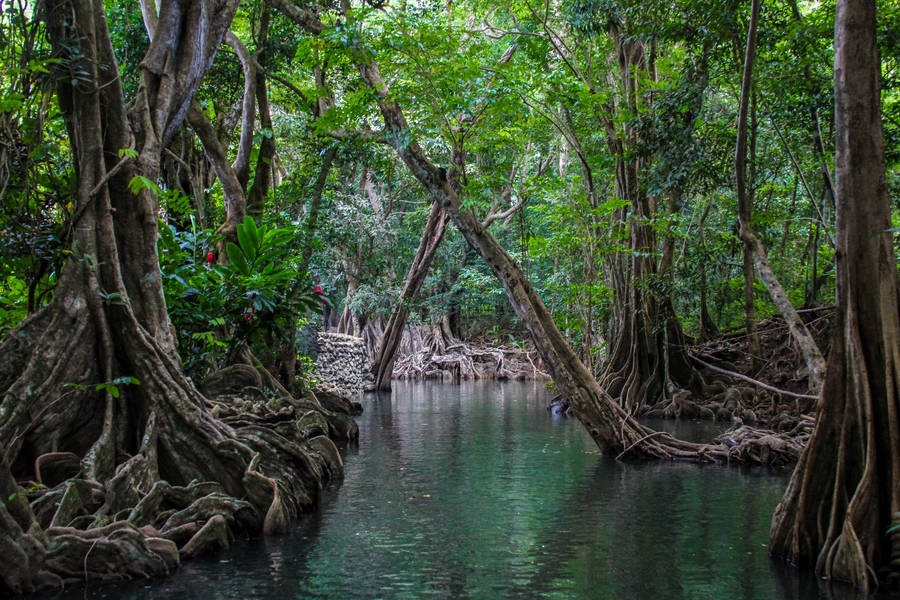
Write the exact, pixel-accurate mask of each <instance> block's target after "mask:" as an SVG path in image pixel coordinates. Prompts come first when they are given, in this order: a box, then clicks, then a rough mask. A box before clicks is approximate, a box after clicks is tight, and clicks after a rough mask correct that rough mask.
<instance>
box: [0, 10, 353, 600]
mask: <svg viewBox="0 0 900 600" xmlns="http://www.w3.org/2000/svg"><path fill="white" fill-rule="evenodd" d="M237 4H238V2H237V0H220V1H211V0H193V1H180V2H179V1H175V0H163V2H162V3H161V6H160V11H159V16H158V26H156V27H155V28H154V29H155V31H156V33H155V35H154V36H153V39H152V41H151V44H150V48H149V50H148V52H147V55H146V57H145V59H144V60H143V61H142V63H141V69H142V74H141V84H140V87H139V89H138V92H137V97H136V99H135V100H134V102H132V103H130V104H129V105H128V106H130V107H132V108H131V109H130V111H129V110H127V109H126V103H125V100H124V97H123V94H122V88H121V85H120V79H119V76H118V69H117V66H116V63H115V60H114V57H113V51H112V45H111V43H110V38H109V32H108V30H107V28H106V19H105V15H104V13H103V3H102V2H100V1H99V0H53V1H51V0H48V1H47V2H46V3H45V6H44V14H45V15H46V18H47V20H48V32H49V38H50V41H51V44H52V47H53V50H54V54H55V56H56V57H58V58H60V59H61V61H60V63H59V64H60V69H61V70H62V71H61V72H60V73H59V74H58V76H57V77H56V80H57V82H58V85H59V91H58V96H59V101H60V106H61V108H62V110H63V112H64V114H65V116H66V122H67V126H68V128H69V133H70V142H71V145H72V151H73V155H74V158H75V164H76V172H77V174H78V177H77V196H76V198H74V199H73V204H74V205H75V214H74V217H73V220H74V221H75V222H76V224H77V226H76V227H74V229H73V231H74V234H73V244H72V254H71V258H70V259H69V261H68V262H67V263H66V265H65V267H64V269H63V271H62V273H61V276H60V281H59V285H58V287H57V290H56V294H55V296H54V299H53V301H52V303H51V304H50V305H49V306H48V307H47V308H46V309H43V310H41V311H39V312H38V313H36V314H35V315H33V316H31V317H29V318H28V319H27V320H26V321H25V322H23V323H22V324H21V325H20V326H19V327H18V328H17V329H16V330H14V331H13V332H12V333H11V334H10V335H9V336H7V337H6V338H5V339H4V340H3V341H2V342H0V352H2V353H3V355H4V356H6V357H9V360H7V361H6V362H5V363H4V364H3V365H2V366H0V393H2V400H0V448H2V449H3V451H2V457H0V488H2V491H3V493H2V497H0V546H2V547H3V548H4V552H5V553H6V557H5V559H4V561H2V563H0V593H3V592H6V591H11V592H17V593H18V592H28V591H32V590H34V589H36V588H40V587H44V586H48V585H59V584H61V582H62V580H63V579H70V578H91V579H110V578H122V577H128V576H148V575H151V574H153V573H156V572H160V571H167V570H170V569H172V568H174V567H175V566H176V565H177V564H178V561H179V547H178V545H176V544H175V543H174V542H172V541H170V540H168V539H164V537H163V536H164V535H166V533H165V532H166V531H173V530H174V528H176V527H180V526H182V525H183V526H184V528H182V529H180V530H179V531H180V532H181V533H182V534H186V538H189V540H188V539H184V540H180V542H179V545H180V546H181V551H182V552H187V550H190V552H194V551H197V550H198V547H199V548H202V547H204V546H208V545H209V544H210V543H212V542H211V541H210V538H207V537H205V536H207V535H208V534H207V533H204V532H209V531H213V530H214V529H216V528H217V527H218V528H219V531H220V532H221V531H222V529H221V527H224V526H226V525H227V527H228V528H229V529H236V530H240V529H244V530H249V531H259V530H264V531H277V530H280V529H283V528H284V527H285V526H286V523H287V521H288V520H290V518H291V517H292V516H294V515H296V513H297V512H298V511H299V510H300V509H301V508H303V507H305V506H307V505H309V504H310V503H311V502H312V501H313V500H314V499H315V498H316V496H317V495H318V492H319V489H320V487H321V485H322V482H323V481H324V480H325V479H326V478H327V477H329V476H338V475H339V474H340V466H339V459H338V460H335V459H334V456H335V454H333V453H332V452H331V449H332V448H333V444H332V445H331V446H330V447H329V446H328V444H331V442H330V441H327V440H326V441H321V440H320V441H316V440H314V439H308V438H311V436H314V435H316V433H317V432H321V431H322V428H323V427H324V428H325V430H326V431H328V430H329V427H330V422H328V421H327V420H326V421H321V423H322V424H323V425H321V426H320V425H315V426H313V425H311V424H306V425H304V424H303V423H302V422H301V421H302V419H298V420H291V421H287V422H286V423H287V426H285V427H279V426H273V425H267V424H266V423H265V422H263V421H260V420H257V419H255V418H254V417H253V416H252V415H243V416H238V415H234V419H233V420H231V421H230V422H229V423H226V422H225V421H223V420H220V419H219V418H217V417H214V416H212V414H211V413H210V411H209V400H208V399H207V398H206V397H204V396H203V395H201V393H200V392H199V391H198V390H197V389H196V388H195V387H194V385H193V383H192V382H191V381H190V380H189V379H188V378H186V377H185V376H184V374H183V372H182V370H181V366H180V361H179V359H178V356H177V354H176V351H175V343H174V335H173V332H172V331H171V326H170V324H169V322H168V317H167V314H166V309H165V301H164V298H163V292H162V283H161V276H160V271H159V264H158V261H157V259H156V256H157V254H156V241H157V237H158V234H157V219H158V216H157V212H158V208H157V204H156V198H155V195H154V194H153V193H152V191H151V190H148V189H143V190H141V191H140V193H138V194H137V195H135V194H133V193H131V191H130V190H129V187H128V186H129V183H130V182H131V181H132V180H133V179H134V177H135V176H137V175H141V176H143V177H146V178H147V179H149V180H150V181H155V180H156V178H157V176H158V173H159V163H160V157H161V154H162V150H163V148H165V147H166V146H167V145H168V143H169V142H170V141H171V139H172V137H173V135H174V133H175V131H176V130H177V129H178V127H180V125H181V123H182V122H183V120H184V116H185V114H186V112H187V110H188V107H189V105H190V103H191V101H192V98H193V96H194V93H195V92H196V90H197V87H198V86H199V84H200V81H201V80H202V78H203V76H204V74H205V73H206V71H207V70H208V69H209V67H210V65H211V64H212V61H213V58H214V55H215V51H216V49H217V48H218V46H219V44H220V43H221V41H222V38H223V36H224V34H225V32H226V31H227V29H228V26H229V24H230V22H231V19H232V18H233V16H234V14H235V11H236V9H237ZM150 17H152V18H153V19H156V18H157V16H156V13H155V11H154V12H153V13H152V15H150ZM131 144H135V145H134V146H131ZM130 146H131V147H133V148H135V149H136V150H137V152H138V157H137V158H136V159H131V158H129V157H127V156H126V157H125V158H121V159H120V158H119V150H120V149H122V148H128V147H130ZM250 372H252V373H253V374H254V375H255V374H256V373H257V372H256V370H255V369H252V368H251V369H250ZM292 402H293V399H292ZM307 405H310V406H307ZM292 406H293V405H292ZM219 408H220V409H222V410H225V411H226V412H227V411H228V409H227V408H226V407H222V406H219ZM307 409H312V411H313V413H315V412H316V411H318V408H317V407H316V406H315V404H314V403H311V402H307V403H306V404H304V405H303V406H300V404H299V403H298V405H297V407H296V410H297V411H298V414H306V410H307ZM292 410H293V409H292ZM309 414H310V415H312V413H309ZM321 414H324V413H321ZM310 418H311V421H308V422H307V423H312V422H319V421H317V419H318V417H313V416H311V417H310ZM303 419H305V417H304V418H303ZM346 433H347V434H352V432H350V431H346ZM60 461H63V462H62V463H60ZM51 463H55V464H57V465H58V464H67V465H68V467H67V472H66V473H64V474H63V475H62V476H58V475H57V476H54V477H52V479H51V472H50V470H49V469H48V468H47V465H48V464H51ZM42 466H43V468H42ZM13 474H15V475H16V476H17V477H18V478H19V480H25V481H27V480H32V481H37V482H42V481H43V482H44V483H46V485H47V486H48V488H50V489H46V488H41V489H38V490H36V491H26V490H24V489H22V488H20V487H18V485H17V483H16V482H15V480H14V479H13V476H12V475H13ZM195 480H196V481H195ZM32 495H34V496H38V499H37V500H35V502H34V503H33V504H32V505H29V503H28V502H27V501H26V499H27V498H28V497H29V496H32ZM41 499H43V500H45V501H44V502H43V504H41ZM163 504H165V505H167V506H168V505H171V506H173V507H176V508H178V509H179V510H180V511H181V513H180V514H181V516H179V517H177V518H176V516H175V515H172V516H171V517H170V518H168V519H167V520H165V522H162V521H160V520H159V518H158V517H159V513H160V512H161V510H160V507H161V506H162V505H163ZM48 506H49V507H50V508H51V510H50V511H49V512H48V510H47V507H48ZM42 507H43V508H42ZM176 514H177V513H176ZM192 523H201V524H202V523H206V526H204V527H202V528H198V527H195V526H194V525H192ZM142 526H143V527H144V529H142V530H139V529H138V528H139V527H142ZM146 526H151V527H150V528H147V527H146ZM192 527H194V530H192V529H191V528H192ZM223 535H224V534H223Z"/></svg>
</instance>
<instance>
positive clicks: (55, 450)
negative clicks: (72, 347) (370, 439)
mask: <svg viewBox="0 0 900 600" xmlns="http://www.w3.org/2000/svg"><path fill="white" fill-rule="evenodd" d="M158 358H160V360H158V361H152V360H151V361H148V362H147V364H146V365H144V366H145V367H148V368H150V369H151V371H152V377H151V376H150V375H149V374H148V373H144V372H141V373H140V375H139V378H140V380H141V386H140V391H141V392H142V394H141V395H139V396H134V397H130V398H129V399H128V402H131V403H132V404H131V405H128V404H125V403H124V402H123V400H124V398H122V399H120V400H119V401H114V402H110V398H111V396H110V395H109V394H106V395H105V397H103V402H100V403H98V402H97V401H96V395H97V394H88V393H80V391H79V393H77V394H73V395H72V397H71V398H67V400H68V401H69V404H66V406H65V407H64V410H63V413H64V414H66V415H68V416H69V417H70V418H75V417H76V416H77V415H79V414H82V411H83V410H86V409H87V408H88V407H91V409H95V408H96V407H98V406H100V407H105V410H100V411H96V410H94V411H93V414H94V415H95V419H96V420H95V421H93V422H92V423H96V426H94V425H89V426H87V427H86V430H87V431H88V432H92V434H93V435H94V436H95V437H94V442H93V443H91V442H90V440H89V439H86V438H84V436H83V433H84V432H83V429H85V428H82V429H79V430H78V434H77V436H76V437H74V438H73V437H72V435H70V431H72V430H70V429H68V428H61V433H60V432H58V433H57V434H56V436H55V437H53V438H48V437H46V436H44V435H43V434H42V432H43V425H42V424H34V423H28V422H27V421H26V417H27V414H28V412H26V411H19V410H18V408H19V406H20V405H21V404H22V403H19V404H17V403H16V402H15V401H14V400H15V398H14V397H12V396H11V395H10V394H9V393H7V395H6V396H5V397H4V409H5V410H4V417H5V418H4V419H2V420H0V433H4V442H3V447H4V450H6V451H7V452H8V453H9V456H10V457H11V459H12V460H11V461H9V462H8V461H7V460H6V459H5V458H4V456H2V455H0V493H2V498H0V552H2V554H3V556H4V561H2V566H0V592H2V591H9V592H13V593H24V592H30V591H34V590H37V589H43V588H49V587H59V586H60V585H62V584H63V583H64V582H69V581H75V580H85V581H106V580H121V579H127V578H132V577H146V576H149V575H153V574H157V573H166V572H169V571H171V570H172V569H174V568H176V567H177V566H178V564H179V562H180V560H181V559H184V558H190V557H194V556H197V555H199V554H202V553H206V552H211V551H214V550H216V549H220V548H225V547H227V546H228V545H229V544H230V543H231V541H232V540H233V539H234V538H235V536H239V535H256V534H259V533H278V532H283V531H285V530H286V529H287V528H288V527H289V526H290V523H291V522H293V521H294V520H295V519H296V518H297V516H298V515H299V513H300V512H301V511H304V510H308V509H309V508H310V507H311V506H313V505H314V504H315V502H316V501H317V499H318V497H319V495H320V493H321V491H322V488H323V487H324V486H325V485H326V484H327V483H328V482H329V481H334V480H339V479H340V478H341V477H342V476H343V463H342V461H341V458H340V454H339V452H338V451H337V448H336V447H335V444H334V442H333V441H332V440H354V439H356V438H357V437H358V427H357V426H356V423H355V421H353V419H352V417H351V413H353V414H356V413H358V411H359V410H361V406H359V405H358V404H354V403H351V402H349V401H348V400H346V399H343V398H340V397H336V396H333V395H330V394H318V395H316V394H312V393H309V394H307V395H305V396H303V397H300V398H294V397H292V396H291V395H289V394H288V393H287V392H286V390H284V389H283V388H281V387H280V386H278V387H273V386H270V385H268V384H269V383H270V381H271V380H270V379H268V377H266V375H267V374H266V373H264V372H261V371H260V369H259V367H256V366H250V365H247V364H241V365H235V366H233V367H229V368H228V369H227V370H226V372H224V373H217V374H214V375H213V376H212V377H210V378H209V379H208V380H207V381H205V382H204V383H203V385H202V387H203V389H204V390H205V391H206V393H207V395H206V396H201V395H200V394H199V393H198V392H197V391H196V390H195V389H193V387H191V386H187V387H185V386H183V385H181V384H179V383H178V371H177V365H174V364H173V363H172V362H171V361H170V360H168V358H167V357H164V356H160V357H158ZM73 362H77V361H73ZM76 368H77V365H76ZM47 385H48V387H52V386H50V385H49V382H48V384H47ZM144 394H147V395H144ZM148 397H150V398H152V403H153V404H152V408H150V410H149V411H148V412H147V413H145V414H146V417H144V418H141V417H140V416H139V413H126V412H125V411H124V408H125V407H126V406H140V405H141V403H143V402H146V399H147V398H148ZM53 398H54V396H51V399H50V401H49V402H50V403H53V402H54V400H53ZM161 399H165V400H166V402H168V404H166V403H164V402H161V401H160V400H161ZM29 402H31V403H32V406H31V408H32V410H31V414H32V415H34V414H38V415H41V414H44V415H46V414H48V413H50V412H52V413H53V414H54V417H55V418H54V420H56V419H58V415H57V414H56V410H57V409H56V407H55V405H54V407H53V408H52V409H51V410H45V411H42V410H41V406H42V404H41V400H40V398H38V399H30V400H29ZM79 404H80V406H79ZM144 406H146V404H144ZM66 411H68V412H66ZM97 417H99V418H97ZM129 430H131V431H132V432H133V434H132V436H133V437H131V439H136V440H138V443H137V444H134V445H132V444H131V443H129V436H128V435H127V433H128V432H129ZM9 432H12V433H13V434H14V435H12V436H11V438H10V437H8V435H9ZM10 439H11V440H12V443H10ZM73 440H76V443H74V444H73V443H72V441H73ZM129 448H130V449H129ZM29 453H33V454H32V456H34V458H33V459H31V460H27V461H26V460H25V459H27V458H28V456H29ZM106 462H108V463H109V465H108V466H106V465H105V463H106ZM12 473H15V474H16V476H17V477H18V479H19V481H18V482H17V481H16V480H14V479H13V476H12ZM103 473H108V476H107V477H102V476H101V474H103Z"/></svg>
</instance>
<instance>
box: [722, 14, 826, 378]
mask: <svg viewBox="0 0 900 600" xmlns="http://www.w3.org/2000/svg"><path fill="white" fill-rule="evenodd" d="M759 2H760V0H753V2H752V6H751V16H750V27H749V29H748V31H747V50H746V54H745V55H744V76H743V79H742V81H741V101H740V108H739V110H738V124H737V130H738V133H737V144H736V148H735V153H734V173H735V180H736V182H737V183H736V185H737V196H738V218H739V221H740V235H741V241H742V242H743V243H744V276H745V281H747V276H748V272H747V271H748V266H749V264H748V258H749V257H752V258H753V262H754V264H755V265H756V269H757V271H759V276H760V278H761V279H762V281H763V283H764V284H765V286H766V289H767V290H768V292H769V295H770V296H771V297H772V301H773V302H774V303H775V306H776V307H777V308H778V310H779V312H781V315H782V317H783V318H784V320H785V322H786V323H787V324H788V327H789V328H790V331H791V335H792V336H793V338H794V340H795V341H796V342H797V345H798V346H799V347H800V352H801V354H802V355H803V358H804V361H805V362H806V368H807V371H808V373H809V386H810V388H811V389H812V390H813V391H815V392H818V391H819V390H820V389H821V387H822V377H823V375H824V373H825V359H824V358H823V356H822V352H821V351H820V350H819V347H818V346H817V345H816V342H815V340H814V339H813V337H812V334H810V332H809V330H808V329H807V328H806V324H805V323H804V322H803V319H801V318H800V315H799V314H797V310H796V309H795V308H794V306H793V305H792V304H791V301H790V299H789V298H788V297H787V294H786V293H785V292H784V288H783V287H782V285H781V283H780V282H779V281H778V277H777V276H776V275H775V272H774V271H773V270H772V267H771V266H770V265H769V261H768V259H767V258H766V250H765V248H764V247H763V245H762V242H761V241H760V240H759V238H758V237H757V236H756V234H755V233H754V232H753V226H752V224H751V222H750V210H751V206H750V205H751V199H750V197H749V195H748V193H747V184H746V181H745V177H746V158H747V109H748V107H749V104H750V95H751V84H752V79H753V62H754V58H755V53H756V29H757V24H758V23H759ZM748 283H749V282H747V283H745V301H747V306H748V307H749V306H751V305H752V295H751V292H752V287H751V286H749V285H748ZM748 311H749V308H748ZM747 318H748V323H747V326H748V333H750V332H751V331H752V329H751V327H753V328H755V317H754V318H752V321H753V322H749V321H750V320H751V315H750V314H749V312H748V314H747Z"/></svg>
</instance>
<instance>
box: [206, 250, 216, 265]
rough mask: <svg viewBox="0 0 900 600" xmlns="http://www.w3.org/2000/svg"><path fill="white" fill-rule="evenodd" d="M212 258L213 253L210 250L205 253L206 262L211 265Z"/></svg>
mask: <svg viewBox="0 0 900 600" xmlns="http://www.w3.org/2000/svg"><path fill="white" fill-rule="evenodd" d="M213 259H215V255H214V254H213V253H212V252H210V253H209V254H207V255H206V264H208V265H211V264H212V263H213Z"/></svg>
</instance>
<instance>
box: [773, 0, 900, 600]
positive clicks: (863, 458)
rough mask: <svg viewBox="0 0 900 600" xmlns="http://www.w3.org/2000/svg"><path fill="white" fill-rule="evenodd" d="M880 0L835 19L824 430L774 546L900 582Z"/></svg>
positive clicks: (855, 5)
mask: <svg viewBox="0 0 900 600" xmlns="http://www.w3.org/2000/svg"><path fill="white" fill-rule="evenodd" d="M875 31H876V29H875V2H874V0H839V1H838V3H837V13H836V18H835V42H834V47H835V56H834V91H835V130H836V132H837V140H836V145H835V147H836V167H837V168H836V174H837V177H836V192H837V297H838V299H837V302H838V315H837V323H836V326H835V336H834V340H833V342H832V350H831V356H830V361H829V364H828V370H827V373H826V375H825V383H824V386H823V388H822V393H821V398H820V401H819V413H818V419H817V422H816V428H815V431H814V432H813V436H812V438H811V439H810V441H809V444H808V445H807V448H806V451H805V452H804V454H803V456H802V458H801V459H800V463H799V464H798V465H797V468H796V470H795V471H794V475H793V477H792V478H791V483H790V485H789V486H788V489H787V491H786V492H785V495H784V498H783V499H782V501H781V503H780V504H779V505H778V508H777V509H776V511H775V516H774V517H773V519H772V529H771V534H770V536H771V543H770V548H771V550H772V552H773V553H774V554H777V555H781V556H785V557H786V558H788V559H789V560H790V561H791V562H793V563H795V564H798V565H801V566H806V567H814V568H815V570H816V573H817V574H818V575H819V576H820V577H825V578H828V579H832V580H845V581H849V582H851V583H852V584H853V585H855V586H857V587H859V588H861V589H863V590H866V591H871V590H872V589H874V588H875V586H876V585H877V584H878V583H879V580H880V581H881V582H882V583H887V584H889V585H890V586H891V587H893V588H894V589H896V588H897V586H898V583H900V569H898V568H897V563H896V557H897V556H898V555H900V532H898V531H897V530H895V531H893V532H892V533H888V530H889V528H891V526H892V525H897V524H898V522H900V486H898V481H900V436H898V432H900V298H898V294H900V281H898V277H897V264H896V257H895V254H894V245H893V239H892V234H891V233H890V228H891V205H890V197H889V195H888V191H887V186H886V184H885V163H884V138H883V132H882V126H881V102H880V96H879V88H878V86H879V83H878V80H879V73H880V68H881V63H880V62H879V59H878V50H877V46H876V37H875Z"/></svg>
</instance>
